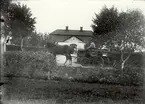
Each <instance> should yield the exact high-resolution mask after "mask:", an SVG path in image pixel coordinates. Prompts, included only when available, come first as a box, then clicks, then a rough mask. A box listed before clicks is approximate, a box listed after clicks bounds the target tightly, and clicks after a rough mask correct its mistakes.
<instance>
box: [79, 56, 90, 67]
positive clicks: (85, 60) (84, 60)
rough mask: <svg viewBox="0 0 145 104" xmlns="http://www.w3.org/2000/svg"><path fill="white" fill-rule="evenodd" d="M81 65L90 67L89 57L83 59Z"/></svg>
mask: <svg viewBox="0 0 145 104" xmlns="http://www.w3.org/2000/svg"><path fill="white" fill-rule="evenodd" d="M80 63H81V64H82V65H88V64H90V59H88V58H87V57H83V58H81V59H80Z"/></svg>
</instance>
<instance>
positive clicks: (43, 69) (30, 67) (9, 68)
mask: <svg viewBox="0 0 145 104" xmlns="http://www.w3.org/2000/svg"><path fill="white" fill-rule="evenodd" d="M4 58H5V64H4V66H5V69H4V76H15V77H29V78H34V77H35V78H39V77H41V78H46V77H47V74H48V72H49V71H50V72H51V71H53V70H55V66H56V62H55V59H54V56H53V55H51V54H50V53H47V52H22V51H7V52H6V53H5V54H4Z"/></svg>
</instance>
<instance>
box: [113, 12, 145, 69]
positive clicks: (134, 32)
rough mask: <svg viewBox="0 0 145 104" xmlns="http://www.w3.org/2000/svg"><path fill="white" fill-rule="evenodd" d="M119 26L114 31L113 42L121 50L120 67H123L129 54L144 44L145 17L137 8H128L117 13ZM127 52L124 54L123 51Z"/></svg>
mask: <svg viewBox="0 0 145 104" xmlns="http://www.w3.org/2000/svg"><path fill="white" fill-rule="evenodd" d="M119 20H120V22H119V27H118V29H117V30H116V31H115V34H116V35H115V36H114V39H112V40H111V41H112V42H111V43H114V45H116V47H118V49H119V50H120V52H121V61H122V64H121V69H124V67H125V63H126V61H127V60H128V59H129V57H130V55H131V54H132V53H133V52H134V51H135V50H137V49H138V47H144V44H145V39H144V35H145V17H144V15H143V14H142V12H141V11H139V10H128V11H127V12H122V13H120V15H119ZM126 52H127V53H128V55H127V56H126V55H125V53H126Z"/></svg>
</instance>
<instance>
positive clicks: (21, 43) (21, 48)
mask: <svg viewBox="0 0 145 104" xmlns="http://www.w3.org/2000/svg"><path fill="white" fill-rule="evenodd" d="M23 41H24V38H22V40H21V50H22V51H24V49H23Z"/></svg>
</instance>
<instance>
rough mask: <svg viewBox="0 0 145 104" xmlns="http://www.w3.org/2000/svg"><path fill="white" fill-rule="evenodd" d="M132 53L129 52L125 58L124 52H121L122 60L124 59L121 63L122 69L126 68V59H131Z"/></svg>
mask: <svg viewBox="0 0 145 104" xmlns="http://www.w3.org/2000/svg"><path fill="white" fill-rule="evenodd" d="M130 55H131V53H129V55H128V56H127V57H126V58H125V59H124V58H123V57H124V54H123V53H121V61H122V63H121V69H122V70H123V69H124V67H125V63H126V61H127V60H128V59H129V57H130Z"/></svg>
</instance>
